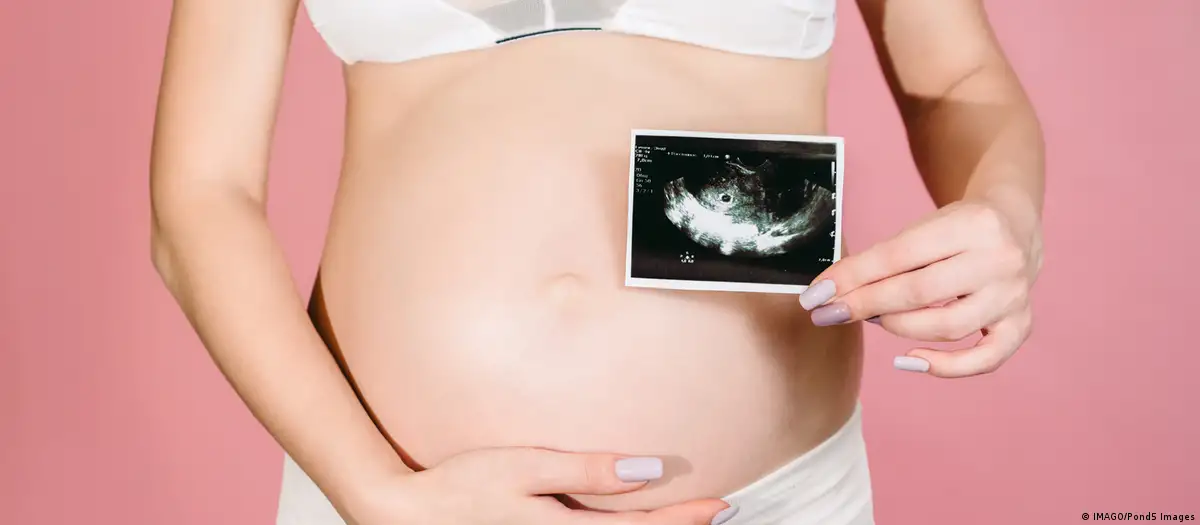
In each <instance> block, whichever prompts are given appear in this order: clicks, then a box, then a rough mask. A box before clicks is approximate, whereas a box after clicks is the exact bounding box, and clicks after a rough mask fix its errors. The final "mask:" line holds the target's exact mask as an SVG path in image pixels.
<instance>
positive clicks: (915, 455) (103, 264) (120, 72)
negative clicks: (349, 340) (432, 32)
mask: <svg viewBox="0 0 1200 525" xmlns="http://www.w3.org/2000/svg"><path fill="white" fill-rule="evenodd" d="M842 3H843V6H842V7H843V8H844V15H843V16H842V18H841V29H840V35H839V36H840V40H839V42H838V47H837V51H836V53H837V56H838V59H837V61H836V66H835V71H834V75H833V85H832V87H831V90H830V92H831V93H832V116H833V121H832V122H833V129H832V131H833V132H834V133H836V134H841V135H844V136H846V137H847V141H848V144H849V146H850V148H851V149H850V154H849V167H848V173H849V175H848V177H847V180H848V184H849V191H848V192H847V193H848V195H847V203H846V206H847V210H848V215H847V223H846V227H847V230H848V235H849V236H850V243H851V247H852V248H853V249H862V248H863V247H865V246H867V245H868V244H869V243H871V242H874V241H877V240H880V239H882V238H884V237H886V236H888V235H889V234H891V233H893V232H894V231H895V229H896V228H897V227H898V226H899V225H900V224H902V223H904V222H905V221H908V220H911V219H914V218H916V217H917V216H919V215H920V214H922V213H925V212H927V211H929V210H930V209H931V208H930V206H931V205H930V203H929V201H928V199H927V198H926V197H925V196H924V195H923V194H922V189H921V186H920V185H919V182H918V178H917V176H916V173H915V171H914V169H913V167H912V163H911V161H910V160H909V158H908V156H907V155H908V154H907V150H906V147H905V144H904V142H903V140H902V136H901V128H900V123H899V121H898V119H897V116H896V112H895V110H894V109H893V108H892V107H891V106H890V101H889V99H888V95H887V93H886V91H885V88H884V84H883V81H882V78H881V76H880V73H879V72H878V69H877V67H876V65H875V63H874V59H873V56H872V54H871V51H870V48H869V46H868V42H867V40H866V34H865V32H864V31H863V29H862V25H861V20H860V18H859V16H858V14H857V11H856V10H855V9H854V6H853V4H852V3H851V2H848V1H843V2H842ZM169 5H170V2H165V1H155V2H152V1H148V0H146V1H137V0H109V1H106V2H71V3H69V7H68V3H63V2H33V1H27V2H13V1H12V0H3V2H2V3H0V11H3V12H4V15H3V16H0V75H3V76H2V77H0V173H2V175H3V177H4V184H3V186H0V188H2V189H0V196H2V197H3V199H2V201H0V204H2V205H0V254H2V255H0V349H2V351H3V356H2V357H3V360H2V361H0V363H2V364H0V421H2V423H0V424H2V425H3V427H2V430H0V443H2V447H0V523H13V524H17V523H20V524H60V523H62V524H65V523H95V524H107V523H114V524H115V523H122V524H166V523H170V524H174V525H187V524H211V523H221V524H230V525H241V524H266V523H273V512H274V506H275V495H276V491H277V483H278V481H279V467H280V457H281V452H280V451H279V449H278V448H277V447H276V445H275V444H274V443H273V442H272V441H271V440H270V439H269V437H268V436H267V434H266V433H265V432H263V431H262V430H261V429H260V428H259V427H258V425H257V423H256V422H255V421H254V420H253V419H252V418H251V416H250V415H249V414H248V413H247V411H246V410H244V409H243V408H242V406H241V405H240V402H239V401H238V399H237V398H236V397H235V396H234V394H233V393H232V391H231V390H230V389H229V388H228V387H227V386H226V385H225V383H224V382H223V380H222V378H221V377H220V376H219V375H218V373H217V371H216V369H215V368H214V367H213V366H212V364H211V363H210V361H209V358H208V357H207V356H206V355H205V353H204V351H203V350H202V348H201V346H200V345H199V344H198V342H197V339H196V337H195V336H194V335H193V334H192V332H191V331H190V329H189V327H188V326H187V324H186V323H185V321H184V319H183V317H182V315H181V314H180V313H179V312H178V310H177V309H176V307H175V305H174V304H173V302H172V301H171V299H170V298H169V296H168V295H167V293H166V292H165V291H164V290H163V288H162V287H161V285H160V284H159V282H158V280H157V277H156V276H155V274H154V273H153V271H152V270H151V266H150V263H149V251H148V247H147V232H148V229H147V216H148V202H147V189H146V183H147V179H146V177H147V158H148V151H149V139H150V132H151V123H152V119H153V112H154V103H155V93H156V88H157V80H158V73H159V67H160V61H161V56H162V49H163V43H164V38H165V32H166V23H167V16H168V9H169ZM990 7H991V10H992V14H993V17H994V22H995V24H996V26H997V28H998V31H999V33H1000V34H1001V37H1002V39H1003V41H1004V42H1005V44H1006V45H1007V49H1008V51H1009V53H1010V55H1011V58H1012V60H1013V61H1014V63H1015V65H1016V68H1017V69H1018V70H1019V72H1020V73H1021V74H1022V75H1023V76H1024V80H1025V82H1026V84H1027V87H1028V89H1029V91H1030V92H1031V94H1032V96H1033V98H1034V100H1035V102H1036V104H1037V106H1038V108H1039V110H1040V111H1041V114H1042V117H1043V121H1044V124H1045V127H1046V135H1047V138H1048V142H1049V146H1050V158H1049V204H1048V210H1047V213H1046V232H1047V234H1046V235H1047V245H1048V255H1047V264H1046V267H1045V271H1044V273H1043V276H1042V279H1041V281H1040V282H1039V285H1038V289H1037V292H1036V294H1037V309H1038V327H1037V331H1036V333H1035V335H1034V337H1033V339H1032V340H1031V341H1030V343H1029V344H1028V345H1027V347H1026V348H1025V349H1024V350H1022V352H1021V353H1020V354H1019V355H1018V356H1017V357H1016V358H1015V359H1014V360H1012V361H1011V362H1010V363H1009V364H1008V365H1007V366H1006V367H1005V368H1004V369H1003V370H1002V371H1001V372H1000V373H999V374H997V375H993V376H989V377H985V378H980V379H975V380H966V381H944V380H934V379H931V378H928V377H922V376H917V375H910V374H905V373H901V372H897V371H894V370H892V369H891V367H890V360H891V358H892V356H894V355H896V354H898V353H900V352H902V351H903V350H904V349H905V348H906V347H907V346H906V345H905V343H904V342H902V341H900V340H897V339H895V338H893V337H891V336H889V335H887V334H885V333H883V332H881V331H879V330H878V329H877V328H874V327H869V328H868V330H869V359H868V361H867V364H866V367H867V369H866V385H865V387H864V392H863V399H864V404H865V406H866V411H867V412H866V417H867V420H866V433H867V440H868V444H869V447H870V455H871V460H872V463H873V465H872V470H873V475H874V480H875V491H876V495H877V509H878V519H879V522H880V523H888V524H898V523H926V524H961V523H972V524H976V525H985V524H1010V523H1033V524H1059V523H1077V522H1079V521H1080V518H1079V514H1080V513H1081V512H1083V511H1097V512H1100V511H1103V512H1149V511H1153V512H1180V513H1194V514H1200V450H1198V448H1200V422H1198V420H1200V418H1198V417H1197V416H1198V414H1200V411H1198V410H1197V402H1198V401H1200V389H1198V387H1197V386H1196V382H1195V379H1194V375H1195V372H1196V370H1197V368H1198V367H1200V353H1198V350H1200V345H1197V344H1195V342H1194V341H1195V338H1194V337H1193V333H1192V332H1190V331H1189V330H1187V326H1188V325H1189V324H1191V323H1194V322H1197V318H1196V315H1197V313H1200V304H1198V303H1200V299H1198V297H1200V289H1198V286H1197V280H1196V278H1195V274H1194V272H1195V268H1197V266H1198V265H1200V256H1198V255H1197V248H1198V246H1197V244H1198V243H1197V238H1198V236H1197V231H1198V230H1200V211H1198V210H1197V209H1196V208H1197V202H1200V199H1198V198H1197V196H1196V195H1197V192H1200V144H1198V143H1197V142H1198V140H1197V139H1200V134H1198V133H1197V131H1196V125H1197V122H1200V102H1198V97H1197V95H1198V94H1200V78H1198V77H1197V70H1198V69H1200V67H1198V66H1200V62H1198V61H1197V58H1196V57H1197V52H1198V51H1200V2H1196V1H1195V0H1155V1H1144V2H1131V1H1116V0H1111V1H1101V0H1056V1H1052V2H1047V1H1044V0H1004V1H1000V0H994V1H992V2H990ZM299 25H300V29H299V31H298V33H297V37H296V43H295V47H294V50H295V51H294V55H293V60H292V64H291V66H292V67H291V69H290V70H289V73H288V78H287V87H286V93H285V95H284V97H283V111H282V116H281V121H280V126H279V135H278V142H277V150H276V158H275V159H276V162H275V164H274V165H273V170H274V174H275V178H274V181H273V187H272V201H271V210H270V211H271V214H272V219H273V221H274V224H275V225H276V226H277V227H278V231H279V235H280V237H281V239H282V242H283V244H284V245H285V246H286V249H287V252H288V253H289V254H290V257H291V261H292V262H293V263H294V267H295V273H296V276H297V278H298V279H300V281H301V282H303V283H305V284H307V283H308V282H310V281H311V279H312V277H313V276H314V274H315V271H316V267H315V265H316V261H317V258H318V254H319V251H320V248H321V240H322V233H323V230H324V227H325V217H326V214H327V212H328V210H329V207H330V203H331V197H332V191H333V189H334V184H335V182H336V181H335V176H336V173H337V169H338V156H339V147H340V140H341V137H340V133H341V120H340V118H341V114H340V111H341V99H340V97H341V84H340V79H339V76H338V64H337V62H336V61H335V60H334V59H333V57H332V56H331V55H330V54H329V53H328V52H327V51H326V50H325V48H324V47H323V44H322V43H321V42H320V41H319V40H318V39H317V37H316V35H315V33H314V32H313V30H312V29H311V27H309V26H308V25H307V21H306V19H302V20H301V21H300V22H299ZM1189 241H1190V244H1191V245H1190V246H1188V244H1189ZM1189 414H1190V415H1189Z"/></svg>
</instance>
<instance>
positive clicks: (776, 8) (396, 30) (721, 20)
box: [305, 0, 837, 63]
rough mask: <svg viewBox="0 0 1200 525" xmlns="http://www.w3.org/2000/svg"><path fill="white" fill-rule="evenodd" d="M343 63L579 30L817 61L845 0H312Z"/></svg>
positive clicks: (400, 58) (313, 14)
mask: <svg viewBox="0 0 1200 525" xmlns="http://www.w3.org/2000/svg"><path fill="white" fill-rule="evenodd" d="M305 6H306V8H307V10H308V15H309V18H311V19H312V21H313V24H314V25H315V26H316V28H317V31H318V32H319V33H320V34H321V37H322V38H323V39H324V40H325V43H326V45H328V46H329V48H330V49H331V50H332V51H333V53H334V54H336V55H337V56H338V57H339V58H341V59H342V61H344V62H346V63H355V62H404V61H406V60H415V59H418V58H424V57H429V56H434V55H440V54H446V53H454V52H458V51H469V50H474V49H481V48H486V47H489V46H494V45H497V44H501V43H504V42H507V41H511V40H515V39H517V38H522V37H528V36H534V35H542V34H547V33H554V32H558V31H570V30H594V31H610V32H615V33H626V34H634V35H642V36H648V37H654V38H660V39H665V40H673V41H676V42H684V43H688V44H694V45H698V46H703V47H708V48H713V49H720V50H723V51H729V52H734V53H742V54H748V55H758V56H767V57H776V58H792V59H809V58H815V57H818V56H820V55H822V54H824V53H825V52H826V51H828V50H829V47H830V46H831V45H832V44H833V35H834V30H835V26H836V14H837V13H836V11H837V0H305Z"/></svg>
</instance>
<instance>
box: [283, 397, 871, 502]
mask: <svg viewBox="0 0 1200 525" xmlns="http://www.w3.org/2000/svg"><path fill="white" fill-rule="evenodd" d="M724 499H725V501H728V502H729V503H733V504H736V505H737V506H738V507H739V510H738V514H737V516H735V517H734V518H733V520H731V521H729V522H727V523H726V524H725V525H874V523H875V519H874V510H873V506H872V500H871V475H870V471H869V469H868V467H867V450H866V444H865V443H864V442H863V437H862V406H861V405H860V406H857V407H855V409H854V413H853V414H852V415H851V416H850V419H848V420H847V421H846V423H845V424H844V425H842V428H841V429H839V430H838V431H837V432H835V433H834V434H833V435H832V436H830V437H829V439H826V440H825V441H824V442H822V443H821V444H820V445H817V446H816V448H813V449H812V450H810V451H808V452H806V453H805V454H804V455H802V456H800V457H798V458H796V459H794V460H792V461H790V462H788V464H787V465H784V466H783V467H780V468H779V469H776V470H775V471H774V472H771V473H770V474H767V475H766V476H764V477H762V478H760V479H758V480H757V481H755V482H754V483H751V484H750V485H747V486H746V487H744V488H742V489H740V490H738V491H736V492H734V493H733V494H730V495H729V496H727V497H725V498H724ZM276 523H277V525H312V524H322V525H342V524H344V522H343V521H342V519H341V518H340V517H338V515H337V512H336V511H335V510H334V509H333V506H332V505H330V504H329V500H327V499H326V498H325V496H324V494H322V493H321V490H320V489H318V488H317V486H316V484H314V483H313V482H312V480H311V479H309V477H308V476H307V475H305V474H304V471H302V470H301V469H300V467H299V466H298V465H296V463H295V462H294V461H292V459H291V458H290V457H286V456H285V458H284V474H283V487H282V493H281V494H280V501H279V514H278V516H277V521H276Z"/></svg>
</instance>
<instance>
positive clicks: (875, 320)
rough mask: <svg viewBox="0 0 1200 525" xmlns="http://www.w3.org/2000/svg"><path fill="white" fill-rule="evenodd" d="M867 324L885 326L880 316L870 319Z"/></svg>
mask: <svg viewBox="0 0 1200 525" xmlns="http://www.w3.org/2000/svg"><path fill="white" fill-rule="evenodd" d="M867 322H868V323H871V324H883V321H881V320H880V319H879V316H878V315H877V316H875V317H872V318H870V319H867Z"/></svg>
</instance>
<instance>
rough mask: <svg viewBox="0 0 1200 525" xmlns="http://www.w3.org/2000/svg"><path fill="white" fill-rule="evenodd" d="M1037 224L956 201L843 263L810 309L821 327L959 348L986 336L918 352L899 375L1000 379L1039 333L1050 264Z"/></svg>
mask: <svg viewBox="0 0 1200 525" xmlns="http://www.w3.org/2000/svg"><path fill="white" fill-rule="evenodd" d="M1035 215H1036V214H1035V213H1033V212H1029V213H1024V212H1021V213H1016V212H1013V211H1009V208H1006V207H1004V206H1001V205H999V203H998V202H997V201H991V200H988V199H968V200H962V201H958V202H955V203H953V204H950V205H948V206H945V207H943V208H941V209H939V210H938V211H937V212H935V213H933V214H931V215H930V216H928V217H926V218H925V219H923V220H921V221H918V222H917V223H916V224H914V225H912V226H909V227H908V228H906V229H905V230H903V231H901V232H900V233H899V234H897V235H896V236H895V237H893V238H892V239H890V240H887V241H884V242H882V243H880V244H877V245H875V246H873V247H872V248H870V249H868V250H866V251H864V252H861V253H858V254H855V255H850V256H847V257H844V258H842V259H841V260H839V261H838V262H836V263H834V264H833V265H831V266H830V267H829V268H828V269H827V270H825V271H824V272H822V273H821V275H819V276H817V278H816V279H814V280H813V284H812V285H811V286H810V287H809V288H808V289H807V290H805V292H804V293H803V294H801V296H800V303H801V305H803V306H804V308H805V309H806V310H812V320H813V323H814V324H816V325H819V326H827V325H832V324H844V323H849V322H855V321H864V320H867V321H872V322H875V323H877V324H880V325H881V326H883V328H884V329H886V330H887V331H889V332H892V333H894V334H896V335H899V336H901V337H907V338H910V339H916V340H921V341H959V340H962V339H965V338H967V337H969V336H971V335H972V334H975V333H976V332H980V331H982V333H983V338H982V339H980V340H979V342H978V343H977V344H976V345H975V346H974V347H971V348H966V349H961V350H954V351H938V350H932V349H928V348H918V349H914V350H911V351H909V352H908V354H907V355H906V356H901V357H897V358H896V361H895V366H896V368H899V369H902V370H910V371H915V372H928V373H929V374H931V375H935V376H938V377H966V376H973V375H977V374H984V373H988V372H992V371H995V370H996V369H998V368H999V367H1000V366H1001V365H1002V364H1004V362H1005V361H1006V360H1008V358H1009V357H1011V356H1012V355H1013V354H1014V353H1015V352H1016V351H1017V349H1018V348H1019V347H1020V346H1021V344H1022V343H1024V342H1025V340H1026V339H1027V338H1028V337H1029V333H1030V330H1031V327H1032V315H1031V313H1030V301H1029V292H1030V289H1031V288H1032V286H1033V283H1034V281H1035V280H1036V278H1037V274H1038V271H1039V270H1040V269H1041V265H1042V245H1041V233H1040V227H1039V225H1038V223H1039V220H1038V218H1037V217H1036V216H1035ZM818 307H819V308H818ZM814 308H815V310H814Z"/></svg>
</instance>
